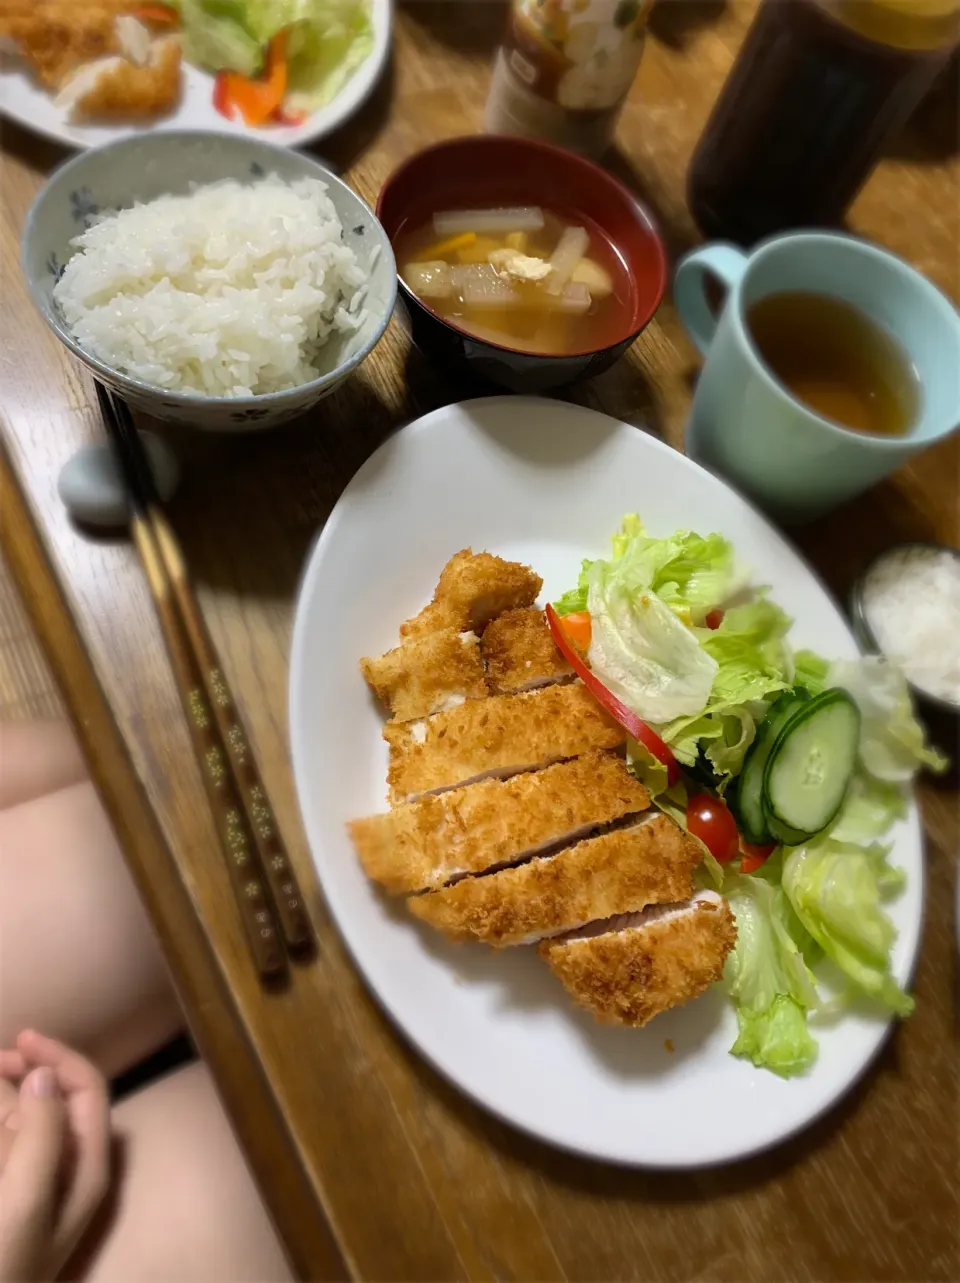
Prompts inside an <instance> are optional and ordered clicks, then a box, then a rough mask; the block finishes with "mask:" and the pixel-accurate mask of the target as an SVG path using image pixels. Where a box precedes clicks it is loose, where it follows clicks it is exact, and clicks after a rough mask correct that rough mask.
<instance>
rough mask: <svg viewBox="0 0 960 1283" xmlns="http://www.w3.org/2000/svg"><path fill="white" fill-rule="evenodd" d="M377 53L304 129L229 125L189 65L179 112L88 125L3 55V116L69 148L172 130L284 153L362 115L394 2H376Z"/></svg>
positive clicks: (206, 82) (209, 80)
mask: <svg viewBox="0 0 960 1283" xmlns="http://www.w3.org/2000/svg"><path fill="white" fill-rule="evenodd" d="M371 3H372V9H371V18H372V22H373V49H372V50H371V51H370V55H369V57H368V58H367V59H366V61H365V62H363V63H361V64H360V66H359V67H358V68H357V70H356V71H355V72H354V74H353V75H352V76H351V77H350V79H349V80H348V81H347V83H346V84H345V85H344V86H343V88H342V89H341V90H340V92H339V93H338V94H337V95H336V97H335V98H333V99H332V100H331V101H330V102H328V103H327V105H326V106H325V107H321V108H320V110H319V111H315V112H313V113H312V115H310V116H309V117H308V118H307V119H306V120H305V121H304V122H303V124H302V125H286V126H276V127H270V128H266V129H254V128H251V127H250V126H249V125H245V124H243V122H242V121H241V122H237V121H232V120H227V119H226V117H224V116H221V115H220V113H219V112H218V111H217V109H216V108H215V107H214V105H213V76H212V75H210V73H209V72H206V71H202V70H201V69H200V68H199V67H192V66H190V65H189V63H186V62H184V64H183V97H182V98H181V100H180V105H179V107H178V108H177V110H176V111H174V112H172V113H171V114H170V115H169V116H164V117H163V118H162V119H161V120H158V121H156V123H154V124H149V123H147V124H143V123H139V122H138V123H131V124H129V125H128V124H117V125H94V124H90V125H84V124H76V123H74V122H72V121H70V120H68V119H67V113H66V112H65V111H64V110H63V109H62V108H60V107H56V106H54V101H53V95H51V94H49V93H48V92H47V91H46V90H45V89H43V88H42V87H41V86H40V85H38V84H37V83H36V82H35V81H34V80H33V79H32V78H31V76H30V73H29V71H28V70H27V69H26V68H25V67H24V66H23V65H22V64H21V63H19V62H17V61H16V60H15V59H14V58H12V57H9V56H8V55H0V116H6V117H8V119H10V120H15V121H16V122H17V123H18V124H20V125H23V126H24V128H25V129H30V130H32V131H33V132H34V133H35V134H43V135H44V137H46V138H52V139H53V140H54V141H55V142H58V143H63V144H64V145H65V146H67V147H76V148H81V149H82V148H85V147H99V146H100V145H101V144H102V143H112V142H116V141H117V139H119V138H129V137H130V135H131V134H139V133H149V132H151V131H153V130H167V129H214V130H217V131H218V132H220V133H225V134H250V135H251V136H252V137H254V138H260V139H263V140H264V141H265V142H270V143H276V144H277V146H279V147H302V146H304V145H305V144H306V143H309V142H312V141H313V140H314V139H317V138H322V137H323V136H324V135H325V134H329V133H332V132H333V130H335V129H336V128H337V127H338V126H339V125H342V124H343V122H344V121H345V120H346V119H347V118H348V117H349V116H352V115H353V113H354V112H355V111H356V110H357V108H358V107H359V106H360V104H361V103H362V102H364V100H365V99H366V98H367V97H368V96H369V95H370V93H371V92H372V90H373V87H374V85H375V84H376V83H377V81H378V80H379V79H380V73H381V72H382V71H383V68H384V66H385V64H386V61H387V57H388V55H389V53H390V42H391V33H392V27H393V0H371Z"/></svg>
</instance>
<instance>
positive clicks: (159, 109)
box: [56, 36, 181, 120]
mask: <svg viewBox="0 0 960 1283" xmlns="http://www.w3.org/2000/svg"><path fill="white" fill-rule="evenodd" d="M180 72H181V54H180V39H179V37H178V36H167V37H166V38H165V39H163V40H156V41H154V42H153V43H152V45H151V46H150V51H149V56H148V59H147V61H146V62H145V63H143V64H142V65H138V64H136V63H133V62H130V61H128V60H127V59H126V58H108V59H106V60H105V61H103V62H101V63H99V64H98V63H93V64H91V65H89V66H86V67H81V68H80V69H79V71H77V72H75V73H74V75H72V76H70V77H69V78H68V80H67V83H66V84H65V85H64V86H63V88H62V90H61V91H60V93H59V94H58V95H57V99H56V102H57V105H58V106H61V107H65V108H68V109H69V110H70V111H71V113H72V115H73V116H74V117H75V118H76V119H87V120H93V119H97V120H118V119H129V120H135V119H140V120H146V119H153V118H154V117H156V116H162V115H165V114H166V113H167V112H169V111H172V110H173V109H174V107H176V105H177V103H178V102H179V101H180Z"/></svg>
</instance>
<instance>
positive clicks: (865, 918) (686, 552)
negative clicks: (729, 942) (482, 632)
mask: <svg viewBox="0 0 960 1283" xmlns="http://www.w3.org/2000/svg"><path fill="white" fill-rule="evenodd" d="M612 544H613V546H612V552H611V555H610V557H609V558H606V559H598V560H595V561H584V562H583V565H582V568H581V572H580V576H579V580H578V583H577V585H576V587H574V588H572V589H571V590H570V591H569V592H566V593H565V594H564V595H563V596H562V597H561V598H560V599H559V600H558V601H556V602H555V603H554V604H553V605H551V606H548V607H547V618H548V622H549V624H550V628H551V631H552V632H553V635H554V640H555V641H556V642H557V645H558V646H559V647H560V649H561V651H562V652H563V654H564V655H565V657H566V658H567V659H568V661H569V663H570V664H571V665H572V666H573V668H574V670H575V671H576V673H577V674H578V676H580V678H581V679H582V680H583V682H584V683H585V684H586V685H587V687H588V688H589V689H590V690H591V692H592V693H593V694H594V696H595V697H596V698H597V699H598V700H599V701H600V702H601V704H603V706H604V707H605V708H606V710H607V711H608V712H609V713H610V714H611V715H612V716H613V717H614V718H616V719H617V721H619V722H620V723H621V725H622V726H623V727H624V728H625V729H626V730H627V732H628V735H629V739H628V750H627V756H628V762H629V764H630V767H631V769H632V770H633V772H634V773H635V774H636V775H637V776H638V777H639V778H640V779H641V780H642V782H643V783H644V784H645V785H646V786H647V788H648V789H649V790H650V793H651V794H652V795H653V796H654V797H655V799H656V804H657V805H658V806H659V807H660V808H661V809H662V810H664V811H665V812H667V813H668V814H669V815H671V816H672V817H673V818H674V819H675V820H676V821H677V822H678V823H680V824H681V825H682V826H683V827H685V828H686V829H687V830H688V832H689V833H690V834H692V835H693V836H694V837H695V838H697V839H698V840H699V841H700V842H702V844H703V846H704V848H705V858H704V863H703V865H702V870H703V872H702V875H701V876H702V877H703V879H704V882H705V885H708V886H710V887H711V888H712V889H715V890H718V891H720V893H721V894H722V895H723V896H724V898H725V899H726V900H727V902H728V904H729V905H730V908H731V909H732V911H733V913H734V916H735V918H736V923H737V943H736V946H735V948H734V950H733V952H732V953H731V954H730V956H729V958H728V960H727V964H726V968H725V972H724V979H723V984H724V986H725V988H726V991H727V993H728V994H729V996H730V999H731V1001H732V1002H733V1005H734V1007H735V1009H736V1013H737V1019H738V1024H739V1036H738V1037H737V1040H736V1042H735V1043H734V1045H733V1047H732V1048H731V1051H732V1053H733V1054H734V1055H735V1056H741V1057H744V1058H746V1059H748V1060H750V1061H752V1063H753V1064H754V1065H756V1066H758V1067H761V1068H765V1069H769V1070H772V1071H773V1072H774V1073H777V1074H779V1075H781V1076H783V1077H791V1076H793V1075H796V1074H801V1073H803V1072H804V1071H805V1070H807V1069H809V1068H810V1066H811V1065H812V1064H813V1062H814V1060H815V1059H816V1055H817V1042H816V1037H815V1028H816V1021H817V1020H818V1019H822V1018H824V1017H827V1016H829V1017H831V1018H836V1017H837V1016H842V1014H843V1011H844V1010H845V1009H846V1008H848V1007H849V1006H851V1005H852V1004H854V1003H858V1004H859V1003H862V1002H863V1001H866V1002H868V1003H870V1004H873V1005H874V1007H875V1008H876V1009H878V1010H882V1011H886V1012H890V1013H894V1014H896V1015H898V1016H907V1015H909V1014H910V1012H911V1010H912V1009H913V1000H912V998H911V997H910V996H909V995H908V994H907V993H905V992H904V990H903V989H902V988H901V987H900V985H899V984H898V983H897V981H896V980H895V978H894V977H893V975H892V974H891V969H890V955H891V948H892V945H893V942H894V938H895V930H894V927H893V924H892V923H891V921H890V919H889V917H888V915H887V913H886V912H885V909H884V902H885V901H887V900H889V899H890V898H891V897H893V896H895V895H896V894H897V893H898V891H900V890H901V889H902V886H903V880H904V874H903V872H902V870H900V869H898V868H897V867H896V866H895V865H893V864H892V863H891V861H890V859H889V856H890V851H891V843H890V840H889V839H890V834H891V831H892V829H893V826H894V824H895V822H896V821H897V820H898V819H900V818H901V817H903V816H905V814H906V810H907V800H908V789H909V786H910V782H911V780H912V779H913V776H914V775H915V773H916V772H917V770H918V769H919V768H920V767H922V766H927V767H930V768H932V769H934V770H937V769H942V767H943V766H944V765H945V763H944V761H943V759H942V757H941V756H940V754H938V753H937V752H936V751H935V750H933V749H932V748H930V747H928V746H927V745H926V743H925V740H924V734H923V730H922V728H921V726H920V724H919V723H918V721H917V720H916V718H915V717H914V713H913V709H912V706H911V700H910V695H909V692H908V688H907V684H906V681H905V679H904V677H903V675H902V673H901V672H900V671H899V669H898V668H896V667H895V666H894V665H892V664H890V663H888V662H886V661H885V660H882V659H879V658H877V657H873V656H865V657H863V658H861V659H859V660H855V661H851V660H836V661H832V660H831V659H830V658H829V657H824V656H820V655H817V654H815V653H814V652H813V651H810V650H796V651H795V650H794V649H793V647H792V646H791V643H790V639H789V634H790V628H791V622H792V621H791V620H790V618H789V617H788V616H787V615H786V614H785V612H784V611H783V610H782V609H781V608H780V607H779V606H778V605H777V604H776V602H774V601H772V600H771V598H770V596H769V593H768V591H767V590H766V589H765V588H762V587H754V586H752V585H751V580H750V573H749V570H748V568H747V567H746V566H745V565H744V564H743V563H742V562H741V561H740V560H739V559H738V557H737V556H736V553H735V551H734V549H733V547H732V545H731V544H730V542H729V541H728V540H727V539H725V538H723V537H722V536H721V535H718V534H711V535H707V536H702V535H700V534H697V533H695V532H693V531H689V530H680V531H677V532H676V533H675V534H673V535H670V536H669V537H667V538H656V537H654V536H652V535H650V534H649V533H648V532H647V531H646V530H645V529H644V526H643V524H642V522H641V520H640V518H639V516H636V515H631V516H628V517H626V518H625V519H624V521H623V524H622V526H621V528H620V530H619V531H618V532H617V533H616V534H615V535H614V537H613V541H612Z"/></svg>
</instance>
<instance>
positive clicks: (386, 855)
mask: <svg viewBox="0 0 960 1283" xmlns="http://www.w3.org/2000/svg"><path fill="white" fill-rule="evenodd" d="M649 805H650V794H649V793H648V792H647V790H646V789H645V788H644V786H643V785H642V784H641V783H640V781H639V780H638V779H637V778H636V777H635V776H634V775H633V774H632V772H631V771H630V770H628V768H627V765H626V763H625V762H624V760H623V758H622V757H619V756H617V754H616V753H600V752H594V753H585V754H584V755H583V756H582V757H575V758H574V759H573V761H572V762H558V763H557V764H556V765H555V766H548V767H547V769H546V770H545V771H535V772H533V773H529V774H526V775H514V776H513V778H512V779H509V780H481V781H480V782H479V783H478V784H470V785H469V786H468V787H467V788H462V789H452V790H450V791H449V792H447V793H440V794H432V795H430V796H428V797H421V798H419V799H418V800H417V801H416V802H408V803H406V804H405V805H403V806H398V807H396V808H394V810H392V811H387V812H386V813H385V814H383V815H370V816H367V817H366V818H365V819H362V820H353V821H351V823H350V824H349V825H348V826H347V827H348V828H349V831H350V836H351V838H352V839H353V844H354V847H355V848H356V851H357V854H358V855H359V857H360V862H361V864H362V865H363V868H364V871H365V873H366V875H367V877H368V878H372V879H373V881H374V882H379V883H380V885H381V886H383V887H385V888H386V889H387V890H388V891H390V892H392V893H393V894H395V895H402V894H410V893H411V892H414V891H424V890H431V889H433V888H435V887H440V886H443V884H444V883H445V882H449V881H450V879H451V878H455V877H460V876H462V875H463V874H466V873H483V872H484V871H485V870H487V869H491V868H494V867H495V866H496V865H499V864H505V863H508V862H510V861H512V860H519V859H523V858H525V857H528V856H531V855H535V854H537V852H539V851H541V850H543V849H544V848H546V847H551V846H556V845H557V844H559V843H564V842H576V841H577V840H578V839H580V838H582V837H587V836H588V835H589V834H590V833H591V832H592V831H593V830H594V829H596V828H599V827H600V825H603V824H610V823H612V822H613V821H614V820H619V819H622V818H623V816H625V815H634V814H639V813H640V812H642V811H645V810H646V809H647V807H648V806H649Z"/></svg>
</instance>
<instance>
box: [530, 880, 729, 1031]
mask: <svg viewBox="0 0 960 1283" xmlns="http://www.w3.org/2000/svg"><path fill="white" fill-rule="evenodd" d="M736 938H737V928H736V923H735V920H734V917H733V914H732V913H731V911H730V907H729V906H728V904H727V903H726V901H725V900H723V899H721V897H720V896H719V895H717V894H716V892H714V891H701V892H698V894H697V895H695V896H694V897H693V899H692V900H688V901H687V902H686V903H685V904H670V905H655V906H653V907H652V908H649V909H645V910H644V911H643V912H642V913H629V914H623V915H621V916H620V917H618V918H616V917H615V918H610V919H608V920H607V921H605V922H594V923H591V924H590V926H588V927H584V928H582V929H580V930H578V931H574V932H572V933H571V934H569V935H566V936H563V937H562V938H560V939H558V940H545V941H543V943H542V944H540V946H539V953H540V956H541V957H542V958H543V959H544V960H545V961H546V963H547V965H548V966H549V967H550V969H551V971H553V972H554V973H555V974H556V975H557V976H558V977H559V979H560V981H561V982H562V984H563V986H564V988H565V989H566V991H567V993H569V994H570V996H571V997H572V998H574V999H575V1000H576V1001H577V1002H578V1003H579V1004H580V1006H581V1007H586V1009H587V1010H588V1011H589V1012H590V1013H591V1014H592V1015H593V1016H595V1017H596V1018H597V1020H600V1021H603V1022H604V1023H606V1024H616V1025H633V1026H637V1027H639V1026H640V1025H645V1024H646V1023H647V1022H648V1021H650V1020H652V1019H653V1017H654V1016H658V1015H659V1014H660V1012H662V1011H667V1010H668V1009H669V1008H670V1007H676V1006H679V1005H680V1003H683V1002H688V1001H689V1000H690V999H691V998H696V997H697V995H698V994H701V993H703V992H704V990H705V989H708V988H709V987H710V985H712V984H713V983H714V981H716V980H719V979H720V977H721V976H722V974H723V964H724V962H725V961H726V958H727V954H728V953H729V952H730V950H731V949H732V948H733V946H734V944H735V942H736Z"/></svg>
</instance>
